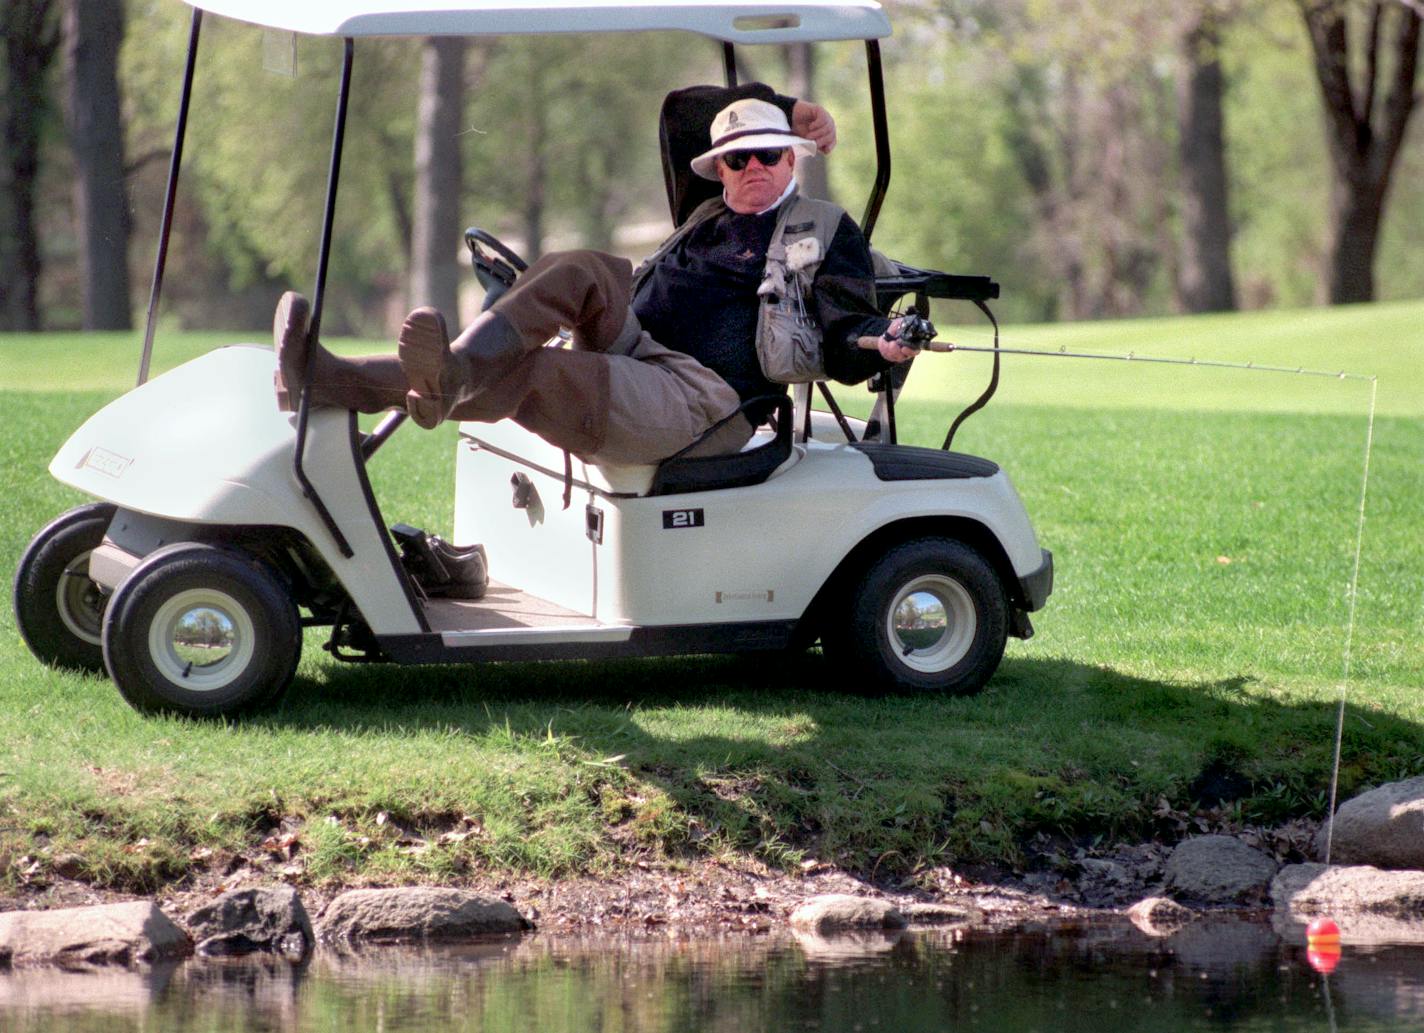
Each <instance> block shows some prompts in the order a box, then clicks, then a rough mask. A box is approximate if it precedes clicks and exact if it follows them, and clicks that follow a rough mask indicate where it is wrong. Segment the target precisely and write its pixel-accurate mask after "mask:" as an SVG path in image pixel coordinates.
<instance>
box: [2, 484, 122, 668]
mask: <svg viewBox="0 0 1424 1033" xmlns="http://www.w3.org/2000/svg"><path fill="white" fill-rule="evenodd" d="M113 518H114V507H113V506H112V505H110V504H109V503H107V502H93V503H90V504H89V505H87V506H80V507H79V508H78V509H71V510H70V511H69V512H68V513H65V514H63V515H62V516H60V517H58V518H56V519H55V520H53V521H52V522H51V523H50V524H49V525H48V526H47V527H45V528H44V530H42V531H40V533H39V534H37V535H35V537H34V540H33V541H31V542H30V545H29V548H27V549H26V550H25V553H24V555H23V556H21V557H20V565H19V566H18V567H17V568H16V570H15V623H16V624H17V625H18V626H19V629H20V637H21V638H23V639H24V640H25V644H26V645H27V646H29V647H30V652H32V653H34V654H35V656H37V657H38V658H39V659H40V660H41V661H43V662H44V663H46V664H48V665H50V666H51V667H72V668H75V669H77V670H81V671H94V672H102V671H103V670H104V650H103V645H102V634H103V621H104V606H105V603H107V601H108V600H107V599H106V598H105V596H104V593H103V591H102V590H101V589H100V588H99V586H98V585H97V584H95V583H94V582H93V581H91V580H90V579H89V554H90V553H92V552H93V551H94V550H95V549H96V548H98V546H99V544H100V543H101V542H103V540H104V532H105V531H107V530H108V528H109V522H110V521H111V520H113Z"/></svg>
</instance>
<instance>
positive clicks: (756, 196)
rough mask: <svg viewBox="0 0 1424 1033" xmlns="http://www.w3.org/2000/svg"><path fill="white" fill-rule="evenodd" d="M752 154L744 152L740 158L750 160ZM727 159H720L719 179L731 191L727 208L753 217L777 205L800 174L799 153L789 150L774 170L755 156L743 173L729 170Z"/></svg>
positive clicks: (748, 161)
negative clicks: (777, 200)
mask: <svg viewBox="0 0 1424 1033" xmlns="http://www.w3.org/2000/svg"><path fill="white" fill-rule="evenodd" d="M733 153H737V152H733ZM749 153H750V152H747V151H742V152H740V154H739V157H748V154H749ZM725 158H726V155H723V156H722V157H719V158H718V159H717V178H718V179H720V180H721V181H722V186H723V187H724V188H725V189H726V191H727V207H728V208H730V209H732V211H734V212H739V213H740V214H742V215H752V214H754V213H756V212H760V211H764V210H765V209H767V208H770V207H771V206H772V205H773V204H775V203H776V199H777V198H778V197H780V196H781V194H782V192H783V191H784V190H785V189H786V184H788V183H790V182H791V177H792V176H793V175H794V174H795V171H796V152H795V151H793V150H792V149H791V148H789V147H788V148H786V149H785V150H784V151H782V153H781V160H780V161H778V162H777V163H776V164H775V165H772V166H771V167H770V168H768V167H767V166H765V165H763V164H762V163H761V160H760V159H759V158H758V157H756V155H755V154H754V153H753V154H751V156H750V157H748V160H747V164H746V167H745V168H743V169H741V170H737V169H733V168H729V167H728V165H727V162H726V160H725Z"/></svg>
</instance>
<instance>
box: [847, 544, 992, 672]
mask: <svg viewBox="0 0 1424 1033" xmlns="http://www.w3.org/2000/svg"><path fill="white" fill-rule="evenodd" d="M917 602H918V603H919V604H920V609H919V612H918V613H916V611H915V609H914V606H915V603H917ZM897 612H898V613H899V619H898V621H897V619H896V614H897ZM1008 612H1009V604H1008V599H1007V597H1006V595H1005V592H1004V586H1003V583H1002V582H1001V581H1000V580H999V576H998V575H997V574H996V573H995V572H994V568H993V567H992V566H990V564H989V563H988V561H986V560H985V559H984V557H983V556H982V555H981V554H980V553H979V552H978V551H977V550H975V549H974V548H972V547H970V546H968V545H966V544H964V543H963V542H960V541H955V540H953V539H950V538H916V539H912V540H910V541H907V542H903V543H901V544H899V545H896V546H895V547H893V548H892V549H890V550H889V551H888V552H886V553H885V554H884V555H883V556H881V557H880V558H879V559H878V560H876V561H875V562H874V563H872V564H871V565H870V567H869V569H867V570H866V572H865V573H864V575H862V576H861V578H860V579H859V581H858V583H857V585H856V587H855V589H854V590H853V594H852V596H851V598H850V600H849V601H848V605H847V606H846V607H845V609H844V610H843V613H842V615H841V617H840V619H839V620H837V621H835V622H834V624H835V626H834V628H833V629H830V630H828V634H827V635H826V636H825V637H824V638H823V639H822V644H823V645H824V646H825V648H826V651H827V652H828V653H829V654H830V656H831V658H832V660H833V661H834V662H835V663H836V664H837V666H841V665H844V667H843V669H848V670H849V671H851V672H853V677H854V678H855V679H856V680H855V681H854V682H853V683H852V684H858V685H859V686H862V687H863V688H864V689H866V690H869V691H913V692H943V693H952V694H954V695H969V694H972V693H975V692H978V691H979V690H980V689H982V688H983V687H984V685H985V683H986V682H988V680H989V679H990V678H991V677H992V676H993V674H994V672H995V671H996V670H998V667H999V661H1000V660H1002V659H1003V656H1004V644H1005V641H1006V640H1007V638H1008ZM914 625H922V626H920V627H916V626H914Z"/></svg>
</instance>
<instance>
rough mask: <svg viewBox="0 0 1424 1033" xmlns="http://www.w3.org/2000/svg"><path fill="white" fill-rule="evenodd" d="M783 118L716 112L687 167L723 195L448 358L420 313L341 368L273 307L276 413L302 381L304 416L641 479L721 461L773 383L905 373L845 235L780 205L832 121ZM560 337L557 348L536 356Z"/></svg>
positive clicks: (535, 271) (508, 312)
mask: <svg viewBox="0 0 1424 1033" xmlns="http://www.w3.org/2000/svg"><path fill="white" fill-rule="evenodd" d="M792 118H793V120H794V121H795V123H796V126H797V129H798V130H800V132H799V133H798V132H794V131H793V130H792V127H791V122H789V121H788V119H787V114H786V112H785V111H784V110H783V109H782V108H781V107H778V106H777V105H776V104H774V103H770V102H768V101H766V100H763V99H758V98H756V97H744V98H743V99H739V100H735V101H733V102H732V103H730V104H727V105H726V106H725V107H722V108H721V110H720V111H719V112H718V113H717V116H716V118H715V119H713V122H712V126H711V140H710V142H711V146H710V147H709V148H708V149H707V150H705V151H704V152H703V153H701V154H699V155H698V156H697V157H695V158H693V159H692V161H691V168H692V171H693V172H694V173H695V174H696V175H697V176H700V177H703V178H704V179H707V180H713V181H720V183H721V185H722V194H721V196H720V197H713V198H711V199H710V200H708V201H706V202H704V203H703V204H701V205H699V206H698V207H697V208H696V209H695V210H694V211H693V212H692V213H691V214H690V215H689V216H688V217H687V218H686V219H685V220H684V221H683V222H682V224H681V226H679V228H678V229H677V230H676V231H675V232H674V233H673V234H672V236H671V237H669V238H668V239H667V240H666V241H665V242H664V243H663V244H662V246H661V247H659V248H658V250H657V251H656V252H655V253H654V254H653V256H652V257H651V258H649V259H648V260H647V261H645V262H644V263H643V264H642V265H640V266H639V267H638V269H637V270H636V271H634V270H633V268H632V266H631V263H629V262H628V261H627V260H626V259H623V258H619V257H616V256H613V255H608V254H604V253H601V252H595V251H570V252H560V253H555V254H550V255H546V256H544V257H543V258H541V259H539V260H538V261H536V262H535V263H533V264H532V265H531V266H530V267H529V268H528V269H527V270H526V271H525V272H524V273H523V274H522V275H521V276H520V277H519V279H518V280H517V281H516V282H515V284H514V285H513V286H512V287H511V288H510V289H509V290H508V291H507V292H506V293H504V294H503V295H502V296H501V297H500V298H499V299H498V300H497V301H495V303H494V304H493V305H492V306H491V307H490V308H489V309H488V310H487V311H485V312H483V313H481V314H480V316H479V317H478V318H477V319H476V320H475V321H474V322H473V323H472V324H470V326H468V327H467V328H466V329H465V330H464V332H463V333H461V334H460V335H459V337H457V338H456V339H455V340H454V341H453V342H451V341H450V340H449V336H448V333H447V331H446V326H445V322H444V319H443V318H442V316H441V314H440V313H439V312H437V311H436V310H435V309H433V308H418V309H416V310H415V311H413V312H412V313H411V314H410V315H409V316H408V317H407V318H406V321H405V324H404V326H403V327H402V328H401V332H400V338H399V348H398V353H397V355H395V356H390V355H385V356H370V357H366V358H355V359H352V358H340V357H337V356H335V355H332V354H331V353H330V352H328V351H326V349H324V348H323V347H322V346H321V345H320V344H318V343H316V342H308V341H307V326H308V319H309V310H308V306H307V303H306V301H305V299H303V298H301V297H300V296H299V295H296V294H293V293H288V294H286V295H285V296H284V297H283V299H282V302H281V303H280V304H279V306H278V309H277V317H276V325H275V337H276V344H277V352H278V371H277V395H278V402H279V404H280V405H281V407H282V408H283V409H285V410H287V411H292V410H294V409H295V407H296V403H297V402H298V400H299V397H300V389H301V386H302V385H303V384H309V385H310V389H311V402H312V403H313V404H317V405H336V406H342V407H346V408H351V409H356V410H358V411H361V412H378V411H381V410H383V409H387V408H398V407H401V406H404V407H405V408H406V409H407V411H408V412H409V413H410V415H411V418H412V419H414V420H415V421H416V422H417V423H419V424H420V425H421V426H422V427H427V428H430V427H435V426H437V425H438V424H439V423H440V422H441V421H442V420H445V419H456V420H479V421H486V422H493V421H496V420H500V419H505V418H513V419H514V420H515V421H516V422H517V423H519V424H520V425H522V426H524V427H525V428H527V429H529V430H531V431H533V432H534V433H536V434H538V435H539V436H541V437H542V438H544V439H545V440H546V441H548V442H550V443H551V444H554V445H555V446H557V447H560V448H564V449H567V450H568V451H570V452H572V453H574V454H576V455H578V456H579V457H580V458H583V459H585V460H586V461H589V462H594V463H598V462H611V463H655V462H658V461H659V460H661V459H664V458H666V457H667V456H670V455H672V454H674V453H676V452H679V451H681V450H683V449H684V448H687V447H688V446H689V445H691V444H692V443H693V442H697V441H698V440H699V439H702V440H701V442H700V444H698V446H697V448H696V449H695V450H693V451H692V452H691V453H689V454H693V455H721V454H727V453H732V452H736V451H738V450H739V449H741V448H742V446H743V445H745V444H746V442H747V441H748V439H750V437H751V435H752V433H753V431H754V429H755V428H756V426H758V425H759V424H760V423H761V422H763V421H764V420H765V419H766V418H767V416H768V415H769V414H770V412H771V410H772V408H773V406H774V402H775V398H776V397H777V396H779V395H783V394H785V391H786V388H785V386H784V385H785V384H787V383H793V382H798V381H807V380H814V379H820V378H822V377H824V376H829V377H830V378H833V379H835V380H839V381H842V382H844V383H856V382H858V381H861V380H864V379H866V378H868V377H870V376H871V375H873V374H874V373H876V372H878V371H879V370H881V369H884V368H886V367H887V365H889V364H890V363H896V362H904V361H906V360H908V359H910V358H912V357H913V356H914V355H915V354H916V352H915V350H914V349H912V348H909V347H906V346H904V345H902V344H901V343H900V342H899V341H897V340H896V331H897V330H898V327H897V326H896V324H895V323H893V322H892V321H891V320H890V319H888V318H886V317H884V316H882V315H880V313H879V311H878V309H877V307H876V304H875V285H874V273H873V271H872V267H871V258H870V250H869V246H868V244H867V243H866V240H865V237H864V235H863V234H862V233H861V232H860V229H859V227H858V226H857V225H856V223H855V221H854V220H853V219H852V218H851V217H850V216H849V215H847V214H846V213H845V212H844V211H842V210H841V209H840V208H837V207H836V206H835V205H832V204H830V203H829V202H826V201H820V200H814V199H811V198H806V197H802V196H800V195H799V194H798V192H797V190H796V180H795V166H796V161H797V158H798V157H803V158H804V157H806V156H809V155H811V154H814V153H815V152H816V150H817V144H816V143H815V142H813V140H812V139H811V138H809V135H807V134H816V135H819V136H821V137H822V138H823V139H825V140H826V141H827V142H833V140H834V130H833V126H834V123H830V120H829V116H828V115H826V114H825V112H824V110H823V109H820V108H818V107H816V106H814V105H804V104H802V103H801V102H797V104H796V107H795V108H793V110H792ZM827 123H829V125H830V126H831V129H830V132H829V133H827V131H826V126H827ZM827 149H829V147H828V148H827ZM560 327H567V328H569V329H571V330H572V331H573V347H572V348H546V347H544V344H545V343H546V342H547V341H549V340H550V338H552V337H553V336H554V334H555V333H556V332H557V331H558V330H559V328H560ZM704 435H705V438H704Z"/></svg>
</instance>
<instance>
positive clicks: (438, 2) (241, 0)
mask: <svg viewBox="0 0 1424 1033" xmlns="http://www.w3.org/2000/svg"><path fill="white" fill-rule="evenodd" d="M188 3H190V4H191V5H192V6H194V7H197V8H201V9H202V10H204V11H211V12H212V13H214V14H221V15H225V16H227V17H230V18H235V19H238V20H240V21H246V22H251V23H253V24H256V25H262V26H265V27H267V28H270V29H279V30H282V31H287V32H299V33H302V34H304V35H312V36H345V37H355V38H359V37H367V36H503V35H544V34H558V33H573V32H579V33H583V32H648V31H666V30H676V31H683V32H694V33H697V34H699V35H702V36H709V37H711V38H713V39H718V40H722V41H724V42H727V43H799V42H804V41H814V40H848V39H880V38H882V37H885V36H888V35H890V22H889V21H888V20H887V19H886V17H885V14H884V12H883V11H882V10H881V8H880V5H879V4H878V3H875V2H874V0H850V2H838V3H824V2H817V0H781V2H777V3H765V2H755V0H753V2H748V3H727V2H726V0H682V2H680V3H674V4H667V3H655V2H651V0H640V2H634V3H609V2H607V0H518V2H499V0H490V2H486V3H470V2H469V0H406V2H398V0H304V2H300V3H293V2H292V0H188Z"/></svg>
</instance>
